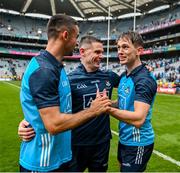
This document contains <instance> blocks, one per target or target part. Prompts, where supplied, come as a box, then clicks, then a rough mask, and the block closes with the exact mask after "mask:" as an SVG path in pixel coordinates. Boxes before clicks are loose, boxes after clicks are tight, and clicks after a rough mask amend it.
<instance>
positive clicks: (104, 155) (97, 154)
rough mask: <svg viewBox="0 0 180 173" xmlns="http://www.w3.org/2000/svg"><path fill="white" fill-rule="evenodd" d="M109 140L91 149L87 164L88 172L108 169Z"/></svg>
mask: <svg viewBox="0 0 180 173" xmlns="http://www.w3.org/2000/svg"><path fill="white" fill-rule="evenodd" d="M109 149H110V140H109V141H108V142H105V143H102V144H99V145H96V146H94V149H93V151H91V161H90V162H89V164H88V170H89V172H106V171H107V169H108V158H109Z"/></svg>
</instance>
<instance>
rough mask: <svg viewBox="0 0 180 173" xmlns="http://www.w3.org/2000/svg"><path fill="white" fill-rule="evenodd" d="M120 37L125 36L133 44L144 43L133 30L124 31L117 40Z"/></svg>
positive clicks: (139, 44) (140, 44)
mask: <svg viewBox="0 0 180 173" xmlns="http://www.w3.org/2000/svg"><path fill="white" fill-rule="evenodd" d="M122 38H126V39H128V40H130V41H131V42H132V44H133V45H134V46H142V47H143V45H144V42H143V39H142V37H141V35H140V34H139V33H138V32H134V31H128V32H124V33H122V34H121V35H120V36H119V38H118V40H120V39H122Z"/></svg>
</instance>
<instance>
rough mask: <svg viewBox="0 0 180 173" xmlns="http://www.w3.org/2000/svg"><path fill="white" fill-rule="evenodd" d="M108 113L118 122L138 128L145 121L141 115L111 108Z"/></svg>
mask: <svg viewBox="0 0 180 173" xmlns="http://www.w3.org/2000/svg"><path fill="white" fill-rule="evenodd" d="M109 113H110V114H111V115H112V116H113V117H115V118H116V119H118V120H120V121H124V122H126V123H128V124H131V125H134V126H136V127H137V128H139V127H140V126H141V125H142V123H143V122H144V120H145V117H144V116H142V114H141V113H138V112H132V111H127V110H120V109H117V108H111V109H110V111H109Z"/></svg>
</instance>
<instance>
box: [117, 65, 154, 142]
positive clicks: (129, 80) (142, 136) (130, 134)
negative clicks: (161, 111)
mask: <svg viewBox="0 0 180 173" xmlns="http://www.w3.org/2000/svg"><path fill="white" fill-rule="evenodd" d="M156 90H157V84H156V80H155V79H154V77H153V76H152V74H151V73H150V72H149V71H148V70H147V69H146V67H145V66H144V65H140V66H138V67H137V68H135V69H134V70H133V71H132V72H131V73H130V74H129V75H127V74H126V72H125V73H123V74H122V75H121V79H120V83H119V87H118V102H119V108H120V109H122V110H128V111H134V101H139V102H144V103H147V104H149V105H150V109H149V112H148V114H147V116H146V119H145V122H144V124H143V125H142V126H141V127H140V128H136V127H135V126H133V125H130V124H127V123H125V122H123V121H121V122H120V123H119V141H120V143H121V144H123V145H128V146H146V145H149V144H152V143H153V142H154V131H153V128H152V124H151V118H152V106H153V102H154V98H155V95H156Z"/></svg>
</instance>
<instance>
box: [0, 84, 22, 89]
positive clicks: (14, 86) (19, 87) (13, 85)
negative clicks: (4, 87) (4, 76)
mask: <svg viewBox="0 0 180 173" xmlns="http://www.w3.org/2000/svg"><path fill="white" fill-rule="evenodd" d="M3 83H6V84H9V85H11V86H14V87H16V88H19V89H20V88H21V87H20V86H17V85H15V84H12V83H9V82H3Z"/></svg>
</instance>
